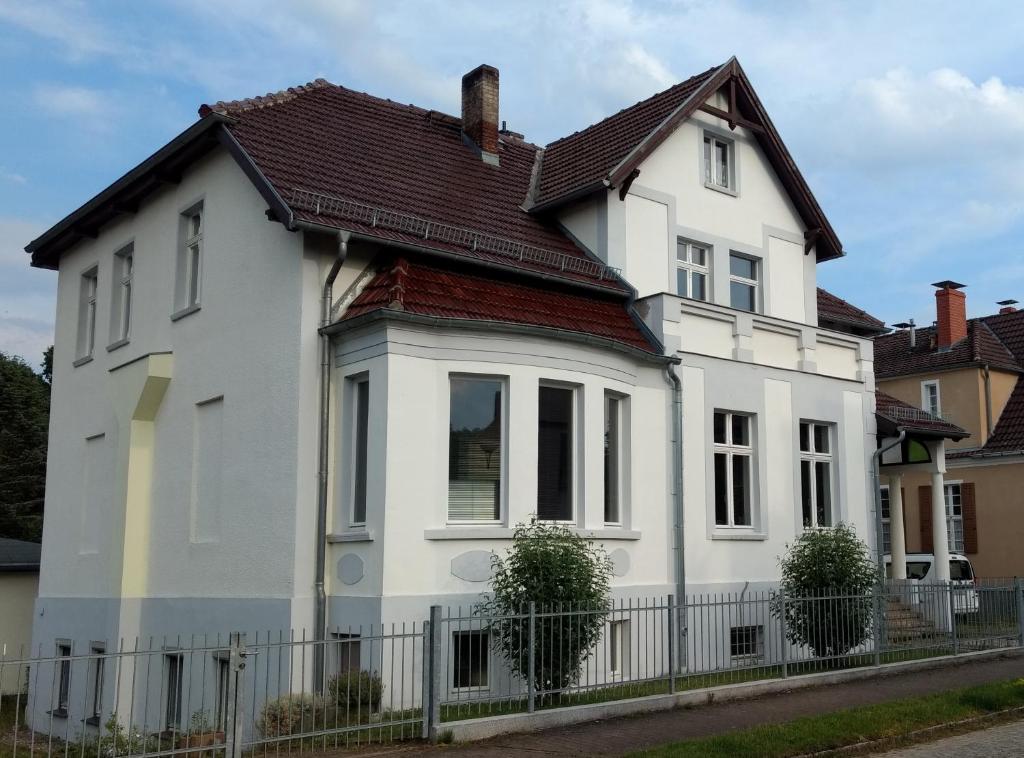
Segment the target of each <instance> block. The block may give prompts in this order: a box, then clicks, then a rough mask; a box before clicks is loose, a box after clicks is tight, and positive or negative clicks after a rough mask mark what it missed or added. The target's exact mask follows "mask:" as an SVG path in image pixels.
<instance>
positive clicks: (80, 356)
mask: <svg viewBox="0 0 1024 758" xmlns="http://www.w3.org/2000/svg"><path fill="white" fill-rule="evenodd" d="M99 291H100V267H99V264H98V263H93V264H92V265H91V266H89V267H88V268H86V269H85V270H84V271H82V273H81V274H80V276H79V285H78V334H77V341H76V345H75V353H76V355H75V361H74V364H73V365H74V366H76V367H77V366H81V365H82V364H83V363H88V362H89V361H91V360H92V359H93V358H94V357H95V354H96V316H97V311H98V310H99Z"/></svg>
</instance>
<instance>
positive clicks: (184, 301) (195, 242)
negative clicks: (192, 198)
mask: <svg viewBox="0 0 1024 758" xmlns="http://www.w3.org/2000/svg"><path fill="white" fill-rule="evenodd" d="M204 229H205V227H204V218H203V204H202V203H197V204H196V205H194V206H192V207H191V208H190V209H189V210H187V211H185V212H184V213H183V214H181V237H180V239H181V248H180V249H179V251H178V278H177V282H176V285H175V308H176V313H175V315H176V316H178V315H181V316H183V315H185V314H186V313H191V312H192V311H194V310H196V309H198V307H199V299H200V296H201V294H202V293H201V290H202V275H203V232H204Z"/></svg>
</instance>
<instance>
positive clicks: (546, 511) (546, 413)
mask: <svg viewBox="0 0 1024 758" xmlns="http://www.w3.org/2000/svg"><path fill="white" fill-rule="evenodd" d="M575 400H576V392H575V390H573V389H572V388H569V387H551V386H544V385H542V386H541V388H540V402H539V407H538V418H537V517H538V518H539V519H540V520H541V521H571V520H572V515H573V513H572V512H573V478H574V473H575V472H574V471H573V469H574V465H573V464H574V461H573V456H574V449H575V445H574V444H573V426H574V424H573V422H574V416H575Z"/></svg>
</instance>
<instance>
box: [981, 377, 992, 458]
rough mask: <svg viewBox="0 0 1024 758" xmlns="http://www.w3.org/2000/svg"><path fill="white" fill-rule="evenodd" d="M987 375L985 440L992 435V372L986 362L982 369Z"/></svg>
mask: <svg viewBox="0 0 1024 758" xmlns="http://www.w3.org/2000/svg"><path fill="white" fill-rule="evenodd" d="M981 374H982V376H984V377H985V442H988V438H989V437H991V436H992V374H991V373H990V372H989V368H988V364H987V363H986V364H985V365H984V366H983V367H982V369H981Z"/></svg>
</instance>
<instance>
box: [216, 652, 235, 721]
mask: <svg viewBox="0 0 1024 758" xmlns="http://www.w3.org/2000/svg"><path fill="white" fill-rule="evenodd" d="M213 660H214V665H215V666H216V671H217V702H216V703H214V707H213V724H214V728H215V729H216V730H217V731H219V732H223V731H225V730H226V728H227V717H228V698H229V697H230V694H231V654H230V653H229V652H228V651H226V650H218V651H217V652H215V653H214V654H213Z"/></svg>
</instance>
